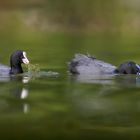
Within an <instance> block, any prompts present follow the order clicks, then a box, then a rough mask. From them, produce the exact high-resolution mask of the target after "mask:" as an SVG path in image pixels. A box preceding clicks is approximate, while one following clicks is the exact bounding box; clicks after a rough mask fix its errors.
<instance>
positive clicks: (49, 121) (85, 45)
mask: <svg viewBox="0 0 140 140" xmlns="http://www.w3.org/2000/svg"><path fill="white" fill-rule="evenodd" d="M61 1H62V0H61ZM88 1H89V2H90V3H86V2H84V1H83V0H82V3H81V7H80V6H79V5H78V1H77V3H76V5H75V3H74V1H72V2H69V3H68V4H67V3H66V2H64V1H63V4H62V5H61V3H62V2H61V3H59V2H57V1H54V3H51V1H48V2H49V4H48V6H47V7H45V8H44V7H43V6H40V5H39V6H35V7H34V6H29V7H28V6H27V5H24V6H23V7H22V6H21V5H22V4H21V5H20V3H19V5H18V6H19V7H18V8H17V5H15V6H14V4H13V5H12V6H11V8H9V7H10V6H9V5H8V6H7V7H6V8H2V9H1V10H0V62H1V63H3V64H6V65H9V56H10V54H11V52H13V51H15V50H19V49H21V50H25V51H26V52H27V56H28V58H29V60H30V62H31V64H32V65H31V66H32V67H31V68H32V70H33V71H30V72H29V75H27V73H26V74H25V75H24V76H20V75H19V76H15V77H12V78H11V79H9V77H0V139H10V140H11V139H14V140H20V139H30V140H31V139H39V140H41V139H44V140H47V139H56V140H58V139H60V140H67V139H70V140H72V139H74V140H78V139H79V140H81V139H83V140H85V139H113V140H115V139H116V140H118V139H120V140H124V139H127V140H129V139H132V140H135V139H140V132H139V131H140V76H135V75H129V76H123V75H120V76H106V77H92V78H91V77H76V76H71V75H70V74H69V73H68V68H67V63H68V62H69V61H70V60H71V58H73V56H74V54H75V53H84V54H86V53H89V54H91V55H94V56H96V57H97V58H99V59H101V60H104V61H106V62H109V63H112V64H113V65H116V66H118V65H119V64H120V63H122V62H123V61H125V60H133V61H135V62H137V63H140V55H139V50H140V49H139V46H140V36H139V35H140V33H139V27H138V25H137V23H139V22H137V20H138V18H137V16H138V17H139V9H135V8H134V7H133V6H134V5H133V6H132V5H131V4H130V5H127V6H128V7H125V6H124V5H123V4H122V5H120V3H117V2H116V3H111V1H109V2H110V3H111V5H110V6H109V5H108V4H106V3H105V2H103V5H102V6H101V3H100V2H101V1H100V2H98V1H96V2H95V3H92V1H90V0H88ZM23 4H24V3H23ZM73 4H74V5H75V7H74V9H72V7H73ZM85 4H86V5H85ZM92 4H93V5H94V8H92V6H93V5H92ZM104 4H105V5H104ZM64 5H65V6H66V7H65V6H64ZM115 5H116V6H115ZM136 5H137V4H136ZM136 5H135V6H136ZM26 6H27V7H26ZM84 6H85V7H84ZM112 6H113V8H112ZM129 6H130V7H129ZM131 6H132V7H131ZM78 7H79V9H78ZM95 7H96V8H95ZM109 7H111V8H109ZM76 8H77V10H76ZM70 11H71V12H70ZM86 11H87V13H86ZM110 11H112V12H111V14H110ZM129 16H130V17H129ZM105 17H106V18H107V20H105V19H106V18H105ZM132 19H133V20H134V21H135V22H134V23H131V21H133V20H132ZM85 20H86V21H87V23H90V24H87V23H86V22H85ZM90 20H91V21H90ZM94 21H95V23H94ZM92 22H93V23H92ZM91 25H93V26H91ZM134 25H135V26H134ZM33 66H35V67H37V69H35V68H34V67H33ZM23 69H24V71H26V72H27V71H28V68H27V67H26V66H24V65H23ZM29 70H30V69H29ZM38 72H39V74H38Z"/></svg>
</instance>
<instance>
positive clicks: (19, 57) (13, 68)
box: [0, 50, 29, 76]
mask: <svg viewBox="0 0 140 140" xmlns="http://www.w3.org/2000/svg"><path fill="white" fill-rule="evenodd" d="M22 63H24V64H29V60H28V59H27V57H26V52H24V51H21V50H17V51H15V52H14V53H12V55H11V56H10V67H9V66H6V65H2V64H0V76H5V75H9V74H19V73H23V70H22V66H21V64H22Z"/></svg>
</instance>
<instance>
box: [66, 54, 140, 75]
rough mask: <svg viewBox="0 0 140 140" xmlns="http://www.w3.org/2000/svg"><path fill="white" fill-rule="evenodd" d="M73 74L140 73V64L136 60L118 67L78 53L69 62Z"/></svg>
mask: <svg viewBox="0 0 140 140" xmlns="http://www.w3.org/2000/svg"><path fill="white" fill-rule="evenodd" d="M68 66H69V71H70V72H71V73H72V74H81V75H101V74H139V72H140V66H139V65H138V64H136V63H135V62H132V61H128V62H124V63H122V64H121V65H120V66H119V67H118V68H117V67H116V66H113V65H111V64H109V63H106V62H104V61H101V60H98V59H96V58H95V57H93V56H90V55H83V54H76V55H75V57H74V58H73V59H72V60H71V61H70V62H69V65H68Z"/></svg>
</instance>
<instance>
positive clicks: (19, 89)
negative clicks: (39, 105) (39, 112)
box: [0, 75, 30, 113]
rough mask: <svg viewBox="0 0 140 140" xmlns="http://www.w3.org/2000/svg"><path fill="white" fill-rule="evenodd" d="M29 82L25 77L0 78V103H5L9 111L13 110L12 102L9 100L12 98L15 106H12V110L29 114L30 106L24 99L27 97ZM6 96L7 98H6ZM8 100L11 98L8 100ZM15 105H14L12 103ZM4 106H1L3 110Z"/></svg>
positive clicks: (28, 78)
mask: <svg viewBox="0 0 140 140" xmlns="http://www.w3.org/2000/svg"><path fill="white" fill-rule="evenodd" d="M29 81H30V77H27V76H25V75H17V76H9V77H8V76H7V77H0V87H1V88H0V95H1V96H2V97H3V96H4V97H3V98H1V100H0V102H3V101H4V102H5V103H6V104H7V105H8V108H9V110H11V108H12V110H13V102H11V100H12V99H13V97H14V100H15V102H16V105H15V106H14V110H16V111H19V110H20V111H22V112H23V113H28V112H29V107H30V104H29V103H28V102H27V100H26V98H27V97H28V95H29V89H28V82H29ZM9 93H10V95H12V96H9ZM7 94H8V96H7ZM9 98H11V99H10V100H9ZM14 104H15V103H14ZM5 107H6V106H3V109H4V108H5Z"/></svg>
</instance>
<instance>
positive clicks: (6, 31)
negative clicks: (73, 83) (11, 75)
mask: <svg viewBox="0 0 140 140" xmlns="http://www.w3.org/2000/svg"><path fill="white" fill-rule="evenodd" d="M139 13H140V2H139V0H118V1H116V0H106V1H104V0H69V1H66V0H28V1H23V0H12V1H10V0H5V1H2V0H1V1H0V52H1V54H0V62H1V63H5V64H8V63H9V55H10V54H11V52H12V51H14V50H17V49H18V50H19V49H23V50H25V51H27V53H28V57H29V58H30V60H31V62H32V63H37V64H39V65H40V66H41V68H58V67H59V68H60V67H62V68H65V69H66V63H67V62H68V61H69V60H70V59H71V58H72V57H73V56H74V54H75V53H85V54H86V53H89V54H91V55H94V56H96V57H97V58H99V59H102V60H105V61H107V62H110V63H113V64H114V65H118V64H120V63H121V62H122V61H124V60H133V61H136V62H137V63H140V56H139V47H140V35H139V34H140V26H139V25H140V16H139Z"/></svg>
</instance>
